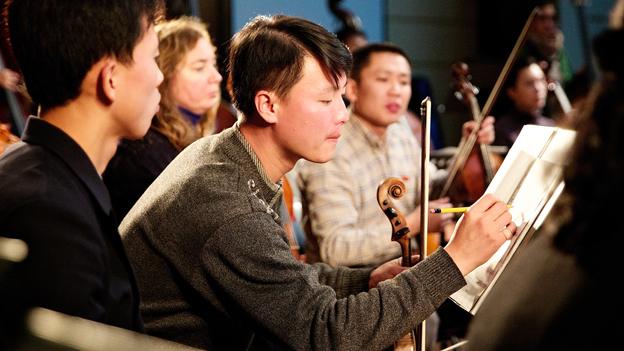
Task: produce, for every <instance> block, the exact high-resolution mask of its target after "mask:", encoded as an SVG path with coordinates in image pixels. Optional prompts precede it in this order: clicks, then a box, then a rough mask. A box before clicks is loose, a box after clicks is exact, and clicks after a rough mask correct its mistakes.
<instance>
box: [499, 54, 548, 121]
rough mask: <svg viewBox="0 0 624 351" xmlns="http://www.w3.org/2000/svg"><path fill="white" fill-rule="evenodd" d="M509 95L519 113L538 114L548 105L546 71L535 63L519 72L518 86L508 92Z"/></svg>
mask: <svg viewBox="0 0 624 351" xmlns="http://www.w3.org/2000/svg"><path fill="white" fill-rule="evenodd" d="M507 94H508V95H509V97H510V98H511V100H512V101H513V102H514V105H515V106H516V108H517V109H518V110H519V111H522V112H526V113H530V114H536V113H539V112H540V111H541V110H542V108H544V104H545V103H546V94H547V90H546V78H545V77H544V71H542V69H541V68H540V67H539V66H538V65H537V64H536V63H533V64H531V65H529V66H528V67H526V68H524V69H523V70H521V71H520V72H518V78H517V79H516V84H515V85H514V86H513V87H511V88H509V89H508V90H507Z"/></svg>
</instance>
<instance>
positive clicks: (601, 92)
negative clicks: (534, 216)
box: [467, 1, 624, 351]
mask: <svg viewBox="0 0 624 351" xmlns="http://www.w3.org/2000/svg"><path fill="white" fill-rule="evenodd" d="M623 5H624V1H619V2H618V5H617V6H618V7H617V8H619V9H620V10H621V9H622V8H623V7H622V6H623ZM620 14H621V13H620ZM617 21H618V22H619V21H621V18H619V19H618V20H617ZM612 23H613V22H612ZM620 23H621V22H620ZM623 47H624V31H623V30H622V28H621V27H620V28H617V29H615V28H614V29H610V30H608V31H606V32H604V33H602V34H601V35H599V36H598V37H597V38H596V39H595V40H594V53H595V55H596V57H597V60H598V62H599V64H600V66H601V69H602V72H603V75H602V77H603V78H602V79H601V81H599V82H598V83H597V84H596V85H595V86H594V87H593V90H592V92H591V94H590V96H589V97H588V100H587V103H586V105H585V107H584V110H582V111H581V112H580V114H579V122H578V125H577V126H576V130H577V131H578V135H577V137H576V143H575V146H574V148H573V150H572V152H571V158H572V160H571V161H570V166H569V167H568V169H567V170H566V175H565V184H566V187H565V190H564V193H563V194H562V196H561V198H560V199H559V200H558V202H557V205H556V207H555V208H554V209H553V213H551V215H550V216H549V218H548V219H547V222H546V223H545V225H544V226H543V227H544V229H543V230H542V231H540V232H539V233H537V234H536V238H535V240H533V241H532V242H531V243H529V246H528V247H527V248H526V249H525V250H524V251H523V252H519V253H518V257H514V260H513V261H511V264H510V266H509V267H508V268H507V269H506V270H505V271H504V272H503V273H502V275H501V276H500V278H499V280H498V282H497V284H496V285H495V286H494V287H493V289H492V291H491V292H490V294H489V295H488V297H487V299H486V300H485V301H484V303H483V306H482V307H481V309H480V310H479V313H477V315H476V316H475V319H474V321H473V323H472V324H471V326H470V330H469V335H468V340H469V342H468V345H467V346H468V349H469V350H479V351H484V350H485V351H487V350H512V351H513V350H607V349H614V348H618V346H617V345H618V342H619V337H618V336H619V335H620V333H621V331H622V316H621V312H622V311H623V310H624V303H623V301H622V299H621V298H619V296H617V291H619V288H618V287H619V284H620V283H619V282H618V280H619V279H618V278H617V277H618V276H619V275H620V274H621V266H622V262H621V249H622V246H623V245H624V231H622V229H621V228H619V226H618V225H614V220H615V219H617V218H619V216H621V215H622V214H621V206H620V202H621V199H622V198H623V197H624V191H623V190H622V189H623V188H622V186H621V183H622V181H623V180H624V154H622V149H624V141H623V139H622V137H621V135H622V134H623V133H624V66H623V65H622V62H624V51H623V50H622V48H623ZM609 219H611V220H609Z"/></svg>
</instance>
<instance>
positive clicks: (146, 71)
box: [114, 25, 163, 139]
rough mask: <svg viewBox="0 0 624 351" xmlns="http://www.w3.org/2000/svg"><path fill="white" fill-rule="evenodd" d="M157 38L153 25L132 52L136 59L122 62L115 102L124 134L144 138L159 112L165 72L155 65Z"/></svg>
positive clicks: (119, 125) (130, 137)
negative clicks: (160, 89) (159, 87)
mask: <svg viewBox="0 0 624 351" xmlns="http://www.w3.org/2000/svg"><path fill="white" fill-rule="evenodd" d="M157 56H158V37H157V36H156V32H155V31H154V27H153V26H152V25H150V26H149V28H147V30H146V31H145V33H144V34H143V36H142V38H141V39H140V41H139V42H138V43H137V45H136V46H135V47H134V51H133V52H132V59H133V62H130V63H128V64H119V65H118V66H117V67H118V68H117V69H118V73H117V74H118V77H119V80H118V81H119V86H118V89H119V93H118V94H119V95H118V96H119V98H118V99H117V100H116V101H115V104H117V106H116V111H115V112H114V115H115V121H116V124H117V128H118V129H119V134H120V136H121V137H125V138H128V139H137V138H142V137H143V136H144V135H145V133H147V130H148V129H149V126H150V124H151V122H152V117H153V116H154V115H155V114H156V112H157V111H158V103H159V102H160V93H159V92H158V86H159V85H160V83H162V81H163V74H162V72H161V71H160V69H159V68H158V65H157V64H156V57H157Z"/></svg>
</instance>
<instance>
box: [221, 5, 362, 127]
mask: <svg viewBox="0 0 624 351" xmlns="http://www.w3.org/2000/svg"><path fill="white" fill-rule="evenodd" d="M305 56H312V57H314V58H315V59H316V60H317V61H318V63H319V65H320V66H321V69H322V70H323V72H324V73H325V76H326V77H327V79H329V80H330V81H333V83H334V85H335V86H336V88H338V84H339V78H340V76H341V75H342V74H349V70H350V69H351V54H350V53H349V50H347V48H346V47H345V46H344V44H343V43H341V42H340V40H338V39H337V38H336V36H335V35H334V34H332V33H330V32H328V31H327V30H325V29H324V28H323V27H321V26H319V25H318V24H315V23H312V22H310V21H308V20H305V19H302V18H297V17H290V16H283V15H278V16H272V17H265V16H258V17H256V18H254V19H253V20H252V21H251V22H249V23H248V24H247V25H245V27H244V28H243V29H242V30H241V31H240V32H239V33H238V34H236V35H235V36H234V38H233V39H232V43H231V46H230V53H229V62H228V72H229V74H228V90H229V92H230V95H231V96H232V100H233V102H234V105H235V106H236V107H237V108H238V109H239V110H240V111H241V112H242V113H243V114H244V115H245V117H247V118H249V117H251V116H253V115H254V113H255V112H256V107H255V103H254V97H255V95H256V93H257V92H258V91H259V90H262V89H266V90H269V91H274V92H275V93H276V94H277V96H279V97H284V96H286V95H287V94H288V92H289V91H290V89H291V88H292V87H293V86H294V85H295V84H296V83H297V82H298V81H299V79H301V75H302V69H303V63H304V58H305Z"/></svg>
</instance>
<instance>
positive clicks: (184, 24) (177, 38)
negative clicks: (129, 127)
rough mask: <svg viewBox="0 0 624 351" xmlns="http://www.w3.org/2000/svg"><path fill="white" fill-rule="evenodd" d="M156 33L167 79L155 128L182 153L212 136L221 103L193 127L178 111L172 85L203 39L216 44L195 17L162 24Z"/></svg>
mask: <svg viewBox="0 0 624 351" xmlns="http://www.w3.org/2000/svg"><path fill="white" fill-rule="evenodd" d="M156 32H157V33H158V40H159V45H158V49H159V51H160V55H159V57H158V60H157V62H158V66H159V67H160V70H161V71H162V73H163V76H164V80H163V82H162V84H161V85H160V87H159V88H158V89H159V91H160V95H161V99H160V111H158V113H157V114H156V117H155V118H154V120H153V121H152V125H153V126H154V127H155V128H156V129H157V130H158V131H160V132H161V133H163V134H164V135H165V136H166V137H167V139H169V141H170V142H171V143H172V144H173V145H175V147H176V148H178V149H180V150H181V149H183V148H184V147H186V146H187V145H189V144H190V143H192V142H193V141H195V140H196V139H198V138H200V137H201V136H203V135H207V134H211V133H212V131H213V128H214V122H215V118H216V114H217V109H218V107H219V104H215V106H213V107H212V108H211V109H210V110H209V111H208V112H207V113H206V114H205V115H204V116H202V118H201V119H200V121H199V124H198V126H193V125H192V124H191V123H190V122H188V121H187V120H186V118H185V117H184V116H183V115H182V113H181V112H180V110H179V109H178V105H177V103H176V102H175V101H174V99H173V96H172V94H171V89H170V88H171V82H172V79H173V77H174V75H175V73H176V70H177V69H178V66H179V65H180V63H181V62H182V60H184V57H185V55H186V54H187V53H188V52H189V51H191V50H192V49H193V48H194V47H195V45H197V42H198V41H199V40H200V39H201V38H204V39H206V40H208V42H210V43H212V41H211V39H210V34H208V30H207V29H206V25H205V24H204V23H203V22H201V21H200V20H199V19H197V18H194V17H186V16H185V17H181V18H178V19H174V20H170V21H166V22H162V23H159V24H158V25H157V26H156Z"/></svg>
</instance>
